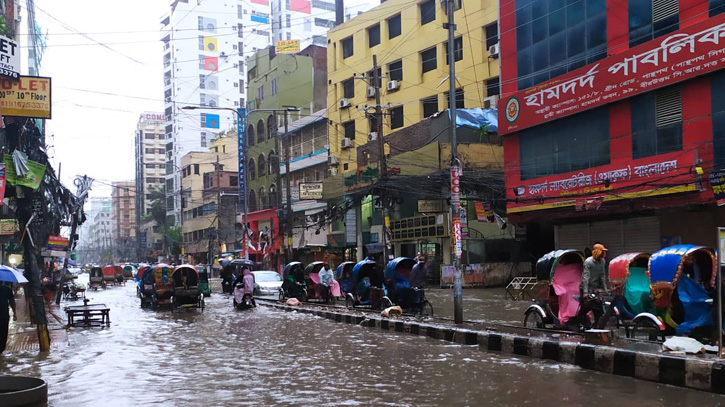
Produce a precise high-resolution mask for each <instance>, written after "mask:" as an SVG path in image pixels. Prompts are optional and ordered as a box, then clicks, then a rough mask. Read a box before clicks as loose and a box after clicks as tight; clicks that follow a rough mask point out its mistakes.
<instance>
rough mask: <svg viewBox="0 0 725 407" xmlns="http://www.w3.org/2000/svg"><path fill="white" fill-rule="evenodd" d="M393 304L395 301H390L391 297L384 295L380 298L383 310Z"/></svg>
mask: <svg viewBox="0 0 725 407" xmlns="http://www.w3.org/2000/svg"><path fill="white" fill-rule="evenodd" d="M392 306H393V302H392V301H390V298H388V297H383V298H381V299H380V309H381V310H384V309H386V308H390V307H392Z"/></svg>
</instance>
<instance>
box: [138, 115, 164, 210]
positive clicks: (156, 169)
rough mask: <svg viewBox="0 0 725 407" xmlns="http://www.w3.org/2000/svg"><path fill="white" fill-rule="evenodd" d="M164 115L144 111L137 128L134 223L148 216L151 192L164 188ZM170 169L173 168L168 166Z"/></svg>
mask: <svg viewBox="0 0 725 407" xmlns="http://www.w3.org/2000/svg"><path fill="white" fill-rule="evenodd" d="M164 124H165V118H164V114H163V113H157V112H144V113H142V114H141V116H140V117H139V119H138V124H137V125H136V137H135V143H134V144H135V146H134V151H135V155H136V178H135V181H136V209H137V210H136V223H137V224H140V221H141V220H142V219H143V218H144V216H145V215H147V214H148V213H149V211H148V208H149V206H150V205H151V200H150V198H151V196H150V193H151V191H153V190H156V189H161V190H163V188H164V183H165V182H166V181H165V178H166V171H165V169H166V145H167V144H171V141H169V142H168V143H167V142H166V134H165V133H164ZM171 168H172V169H173V167H171Z"/></svg>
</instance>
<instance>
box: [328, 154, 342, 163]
mask: <svg viewBox="0 0 725 407" xmlns="http://www.w3.org/2000/svg"><path fill="white" fill-rule="evenodd" d="M337 163H339V160H338V159H337V157H335V156H334V155H331V156H328V157H327V164H328V165H337Z"/></svg>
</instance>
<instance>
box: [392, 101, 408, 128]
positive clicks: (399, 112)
mask: <svg viewBox="0 0 725 407" xmlns="http://www.w3.org/2000/svg"><path fill="white" fill-rule="evenodd" d="M404 119H405V118H404V116H403V106H398V107H396V108H395V109H390V128H391V129H397V128H400V127H403V126H404V125H405V120H404Z"/></svg>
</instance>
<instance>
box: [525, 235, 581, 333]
mask: <svg viewBox="0 0 725 407" xmlns="http://www.w3.org/2000/svg"><path fill="white" fill-rule="evenodd" d="M583 270H584V254H583V253H581V252H579V251H576V250H572V249H566V250H554V251H552V252H549V253H547V254H545V255H544V256H542V257H541V258H540V259H539V260H538V261H537V262H536V280H537V283H536V286H534V290H533V291H534V296H535V297H534V303H533V304H531V305H530V306H529V307H528V308H527V309H526V312H525V314H524V315H525V316H524V327H527V328H547V327H548V326H553V327H554V328H556V329H571V328H575V329H579V328H580V327H581V326H584V328H588V326H587V325H589V326H591V321H584V320H583V318H580V316H579V315H578V314H579V311H580V310H579V295H580V290H579V286H580V283H581V278H582V272H583ZM582 316H585V315H582Z"/></svg>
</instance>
